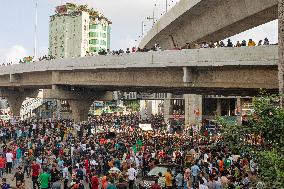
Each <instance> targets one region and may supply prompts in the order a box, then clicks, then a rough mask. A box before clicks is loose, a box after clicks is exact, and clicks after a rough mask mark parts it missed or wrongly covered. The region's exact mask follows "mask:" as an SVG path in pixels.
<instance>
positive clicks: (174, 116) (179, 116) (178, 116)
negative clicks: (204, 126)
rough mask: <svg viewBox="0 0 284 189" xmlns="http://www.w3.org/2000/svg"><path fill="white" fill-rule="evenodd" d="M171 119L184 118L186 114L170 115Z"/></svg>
mask: <svg viewBox="0 0 284 189" xmlns="http://www.w3.org/2000/svg"><path fill="white" fill-rule="evenodd" d="M170 118H171V119H175V120H179V119H184V118H185V116H184V115H170Z"/></svg>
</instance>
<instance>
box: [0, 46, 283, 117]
mask: <svg viewBox="0 0 284 189" xmlns="http://www.w3.org/2000/svg"><path fill="white" fill-rule="evenodd" d="M277 50H278V47H277V46H261V47H242V48H216V49H193V50H182V51H161V52H148V53H135V54H123V55H121V56H95V57H83V58H73V59H57V60H52V61H42V62H35V63H30V64H18V65H12V66H7V67H2V68H1V70H0V88H1V91H0V96H6V97H7V99H8V101H9V104H10V106H11V108H12V110H13V112H14V113H15V114H18V109H19V108H20V106H18V105H17V104H19V103H20V104H21V102H22V101H23V100H24V98H25V97H26V96H33V95H35V93H36V91H37V90H38V89H48V90H47V91H46V92H44V98H59V99H67V100H68V101H69V104H70V106H71V108H72V110H74V112H76V113H75V114H76V115H77V116H75V117H76V119H77V120H82V119H85V118H86V115H87V112H88V109H89V106H90V104H91V103H92V102H93V101H94V100H95V99H100V98H101V99H105V98H108V99H111V96H110V95H109V93H106V91H115V90H121V91H144V92H145V91H146V92H169V93H185V94H186V93H187V94H190V93H192V94H207V95H208V94H223V95H254V94H257V93H258V91H259V89H260V88H262V89H266V90H267V91H271V92H276V91H278V78H277V73H278V67H277V62H278V51H277Z"/></svg>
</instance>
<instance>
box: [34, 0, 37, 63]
mask: <svg viewBox="0 0 284 189" xmlns="http://www.w3.org/2000/svg"><path fill="white" fill-rule="evenodd" d="M37 6H38V2H37V0H36V1H35V28H34V29H35V30H34V32H35V33H34V60H36V58H37V52H36V48H37Z"/></svg>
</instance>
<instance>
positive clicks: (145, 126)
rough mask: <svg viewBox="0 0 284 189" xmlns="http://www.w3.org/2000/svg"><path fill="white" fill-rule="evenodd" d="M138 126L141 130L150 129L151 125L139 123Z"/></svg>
mask: <svg viewBox="0 0 284 189" xmlns="http://www.w3.org/2000/svg"><path fill="white" fill-rule="evenodd" d="M139 128H141V129H142V130H143V131H152V130H153V129H152V125H151V124H141V123H140V124H139Z"/></svg>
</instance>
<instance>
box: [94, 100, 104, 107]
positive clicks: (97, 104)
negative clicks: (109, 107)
mask: <svg viewBox="0 0 284 189" xmlns="http://www.w3.org/2000/svg"><path fill="white" fill-rule="evenodd" d="M95 106H96V107H103V106H104V102H103V101H95Z"/></svg>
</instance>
